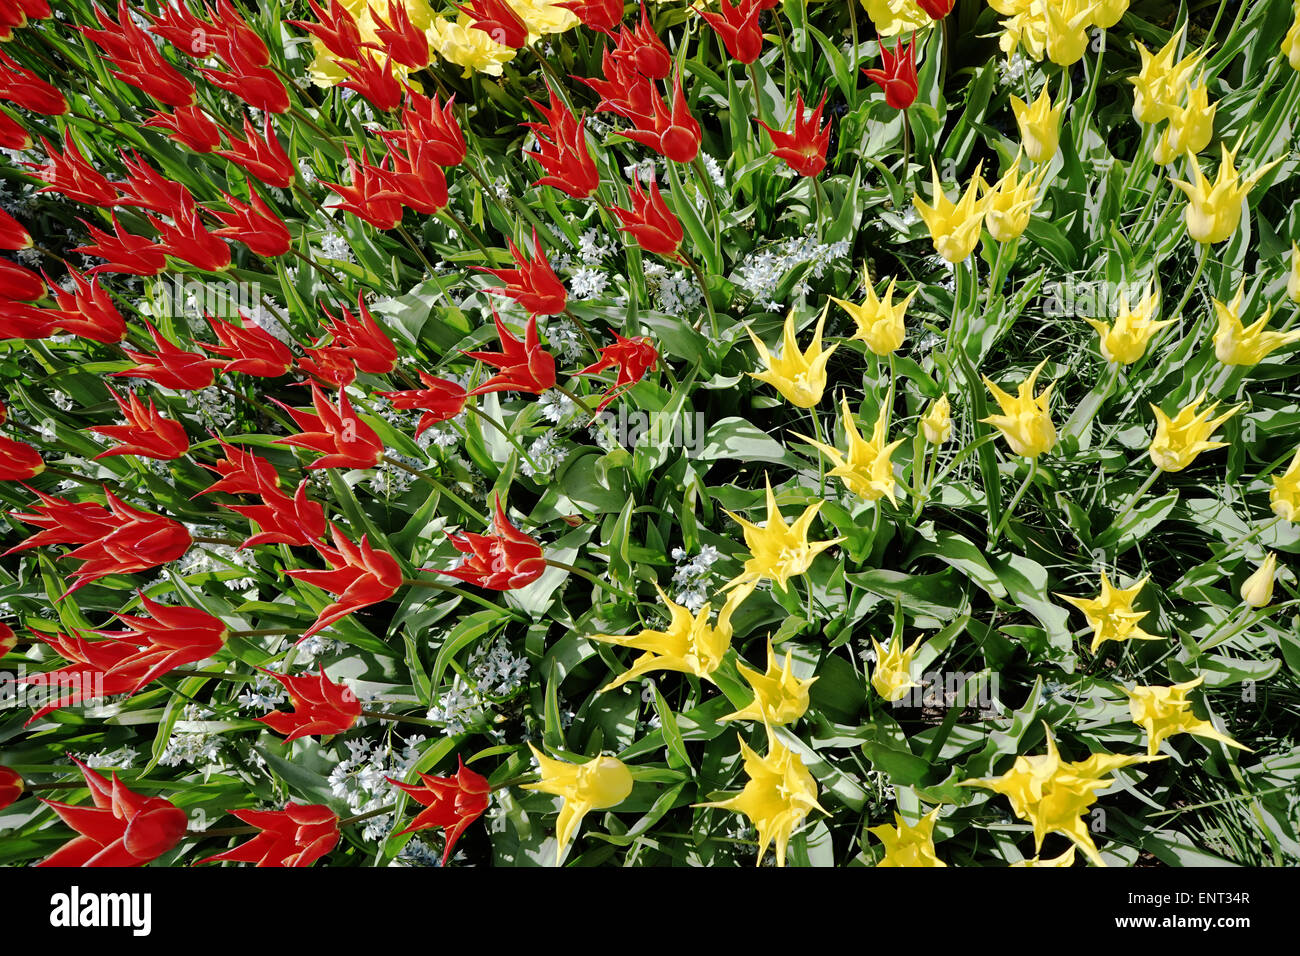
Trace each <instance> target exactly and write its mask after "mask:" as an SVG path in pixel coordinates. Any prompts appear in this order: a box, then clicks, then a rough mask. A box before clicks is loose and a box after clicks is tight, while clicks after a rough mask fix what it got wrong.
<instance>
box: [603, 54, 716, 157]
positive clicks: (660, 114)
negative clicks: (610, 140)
mask: <svg viewBox="0 0 1300 956" xmlns="http://www.w3.org/2000/svg"><path fill="white" fill-rule="evenodd" d="M651 107H652V108H653V110H654V112H653V116H652V117H645V116H635V115H628V119H630V120H631V121H632V122H633V124H634V125H635V127H636V128H635V129H630V130H621V131H620V132H619V135H620V136H623V137H625V138H626V139H630V140H633V141H634V142H637V143H641V144H642V145H645V146H648V147H650V148H651V149H653V150H655V151H656V152H658V153H660V154H661V155H662V156H663V157H664V158H665V159H670V160H672V161H673V162H675V163H689V162H692V161H694V159H695V157H696V156H697V155H698V154H699V151H700V141H701V138H702V136H703V133H702V131H701V130H700V124H699V122H698V121H697V120H696V119H695V117H694V116H692V115H691V111H690V108H689V107H688V106H687V105H686V96H685V95H684V94H683V92H682V77H681V74H680V73H678V74H677V75H676V76H675V77H673V106H672V111H671V112H670V111H669V109H668V105H667V104H666V103H665V102H664V101H663V100H662V99H660V97H659V96H658V95H656V96H655V97H654V98H653V99H652V101H651Z"/></svg>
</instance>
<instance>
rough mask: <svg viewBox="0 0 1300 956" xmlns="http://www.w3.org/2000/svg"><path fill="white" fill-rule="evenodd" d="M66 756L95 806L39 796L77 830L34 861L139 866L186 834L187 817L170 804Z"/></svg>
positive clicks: (47, 864)
mask: <svg viewBox="0 0 1300 956" xmlns="http://www.w3.org/2000/svg"><path fill="white" fill-rule="evenodd" d="M71 759H72V762H73V763H75V764H76V765H77V766H78V767H80V768H81V775H82V776H83V777H84V778H85V781H86V786H88V787H89V788H90V798H91V800H93V801H94V804H95V806H94V807H93V808H92V807H85V806H75V805H73V804H70V803H61V802H59V801H57V800H45V799H44V798H42V801H41V802H42V803H44V804H46V805H47V806H49V807H50V808H51V809H52V810H54V812H55V813H57V814H58V815H59V816H60V817H61V818H62V819H63V822H64V823H66V824H67V825H68V826H70V827H72V829H74V830H76V831H77V833H78V836H77V837H76V838H75V839H73V840H72V841H70V842H68V843H65V844H64V845H63V846H62V847H60V848H59V849H57V850H55V851H54V853H53V854H51V855H50V856H48V857H46V858H45V859H44V860H42V861H41V862H40V863H37V864H36V865H37V866H144V865H145V864H146V863H149V862H150V861H152V860H156V859H157V858H158V857H160V856H162V855H163V854H164V853H166V852H167V851H168V850H170V849H172V848H173V847H174V846H176V844H177V843H179V842H180V841H181V838H182V837H184V836H185V829H186V827H187V826H188V825H189V821H188V818H187V817H186V816H185V811H183V810H181V809H180V808H179V807H177V806H176V805H175V804H173V803H171V802H170V801H168V800H164V799H163V798H162V797H145V796H142V795H141V794H138V793H135V792H134V791H132V790H128V789H127V788H126V787H125V786H123V785H122V781H120V780H118V779H117V774H113V782H112V783H111V784H110V783H109V782H108V781H107V780H105V779H104V778H103V777H101V776H100V775H99V774H98V773H96V772H95V771H93V770H91V769H90V768H89V767H87V766H86V765H85V764H84V763H82V762H81V761H80V760H78V759H77V758H76V757H72V758H71Z"/></svg>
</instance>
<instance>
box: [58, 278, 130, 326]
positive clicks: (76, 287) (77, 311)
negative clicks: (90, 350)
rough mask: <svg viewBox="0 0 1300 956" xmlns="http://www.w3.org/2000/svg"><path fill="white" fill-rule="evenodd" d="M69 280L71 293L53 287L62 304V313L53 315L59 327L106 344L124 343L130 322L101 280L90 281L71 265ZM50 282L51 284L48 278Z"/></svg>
mask: <svg viewBox="0 0 1300 956" xmlns="http://www.w3.org/2000/svg"><path fill="white" fill-rule="evenodd" d="M68 278H70V279H72V283H73V289H72V291H71V292H65V291H64V290H63V289H61V288H60V287H58V286H56V285H54V284H53V283H51V284H50V291H51V292H53V293H54V300H55V303H56V304H57V305H58V311H54V310H51V313H50V317H51V318H52V319H53V320H54V324H55V326H56V327H57V328H60V329H63V331H65V332H68V333H70V334H72V335H79V336H81V337H82V338H85V339H90V340H91V341H93V342H103V343H104V344H106V345H108V344H112V343H114V342H120V341H122V339H123V338H125V337H126V320H125V319H123V318H122V313H120V312H118V311H117V306H115V305H114V304H113V300H112V299H111V298H110V297H109V294H108V292H107V291H106V290H105V289H103V288H101V287H100V285H99V277H98V276H91V277H90V278H89V279H87V278H86V276H84V275H82V274H81V273H80V272H78V271H77V270H76V269H73V268H72V267H71V266H69V267H68ZM46 281H47V282H48V281H49V279H48V277H47V279H46Z"/></svg>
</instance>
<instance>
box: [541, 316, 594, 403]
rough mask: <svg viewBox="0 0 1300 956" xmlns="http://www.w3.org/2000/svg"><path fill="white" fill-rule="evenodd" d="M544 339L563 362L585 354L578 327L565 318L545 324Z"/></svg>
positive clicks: (576, 359) (585, 350)
mask: <svg viewBox="0 0 1300 956" xmlns="http://www.w3.org/2000/svg"><path fill="white" fill-rule="evenodd" d="M546 340H547V342H549V343H550V346H551V350H552V351H553V352H555V354H556V355H557V356H558V357H559V358H561V359H563V360H564V361H565V362H577V361H579V360H580V359H582V358H584V357H585V356H586V354H587V345H586V343H585V342H583V341H582V335H581V333H579V332H578V327H577V326H576V325H574V324H573V323H572V322H570V321H568V320H567V319H564V320H561V321H558V322H551V323H550V324H549V325H547V327H546ZM547 394H549V393H547ZM556 394H559V393H558V392H557V393H556Z"/></svg>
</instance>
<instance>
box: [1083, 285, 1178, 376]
mask: <svg viewBox="0 0 1300 956" xmlns="http://www.w3.org/2000/svg"><path fill="white" fill-rule="evenodd" d="M1159 307H1160V293H1159V292H1156V291H1154V289H1153V288H1152V286H1150V285H1148V286H1147V288H1146V292H1145V293H1144V294H1143V296H1142V301H1140V302H1139V303H1138V304H1137V307H1136V308H1129V304H1128V293H1127V292H1125V291H1123V290H1121V291H1120V294H1119V313H1118V314H1117V315H1116V316H1115V321H1114V323H1113V324H1111V325H1107V324H1106V323H1105V322H1103V321H1101V320H1100V319H1085V320H1084V321H1085V322H1087V323H1088V324H1089V325H1091V326H1092V327H1093V328H1094V329H1096V330H1097V335H1098V336H1100V342H1099V344H1098V347H1099V348H1100V350H1101V355H1102V358H1104V359H1105V360H1106V361H1107V362H1116V363H1118V364H1120V365H1132V364H1133V363H1134V362H1136V361H1137V360H1138V359H1140V358H1142V356H1143V355H1145V354H1146V350H1147V346H1148V345H1149V344H1150V343H1151V338H1152V337H1153V336H1154V335H1155V334H1156V333H1157V332H1159V331H1160V330H1161V329H1163V328H1164V327H1165V326H1167V325H1173V324H1174V322H1176V321H1177V320H1176V319H1165V320H1164V321H1162V322H1153V321H1152V320H1151V316H1153V315H1155V313H1156V309H1158V308H1159Z"/></svg>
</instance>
